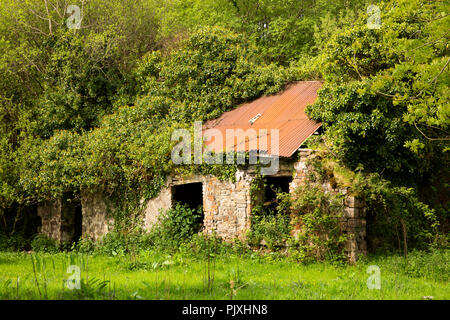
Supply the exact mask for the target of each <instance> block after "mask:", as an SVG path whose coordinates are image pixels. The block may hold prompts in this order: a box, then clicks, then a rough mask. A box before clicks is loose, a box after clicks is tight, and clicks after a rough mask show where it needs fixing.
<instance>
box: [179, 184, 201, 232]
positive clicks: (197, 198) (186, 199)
mask: <svg viewBox="0 0 450 320" xmlns="http://www.w3.org/2000/svg"><path fill="white" fill-rule="evenodd" d="M172 200H173V204H174V206H175V204H176V203H181V204H184V205H187V206H188V207H189V208H190V209H192V210H200V212H201V214H200V216H199V217H198V218H197V220H196V221H195V226H196V227H195V229H196V230H195V231H196V232H200V231H201V229H202V228H203V218H204V214H203V185H202V183H201V182H197V183H188V184H182V185H178V186H173V187H172Z"/></svg>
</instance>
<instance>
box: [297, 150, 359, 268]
mask: <svg viewBox="0 0 450 320" xmlns="http://www.w3.org/2000/svg"><path fill="white" fill-rule="evenodd" d="M312 156H314V155H313V153H312V151H311V150H308V149H304V150H300V160H299V161H298V162H296V163H294V176H293V180H292V183H291V184H290V186H289V189H290V192H293V190H295V189H296V188H297V187H299V186H301V185H302V184H304V183H305V180H306V175H307V174H308V170H309V168H308V165H307V161H308V159H309V158H310V157H312ZM322 189H323V190H324V191H325V192H331V193H335V194H338V193H340V194H344V195H346V197H345V199H344V211H345V215H344V217H342V218H341V219H340V226H341V229H342V231H343V232H344V233H346V234H347V236H348V241H347V244H346V251H347V255H348V257H349V260H350V261H351V262H355V261H356V260H357V259H358V257H360V256H362V255H366V254H367V243H366V219H365V206H364V203H363V202H361V201H360V200H359V199H358V198H355V197H353V196H350V195H348V192H347V191H348V190H347V189H346V188H344V189H334V188H333V187H332V186H331V185H330V183H329V182H326V183H324V184H323V185H322ZM297 231H298V230H297ZM294 232H295V230H294Z"/></svg>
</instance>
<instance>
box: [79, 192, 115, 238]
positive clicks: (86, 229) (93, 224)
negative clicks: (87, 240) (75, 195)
mask: <svg viewBox="0 0 450 320" xmlns="http://www.w3.org/2000/svg"><path fill="white" fill-rule="evenodd" d="M81 206H82V214H83V227H82V230H83V231H82V234H83V237H86V236H89V237H91V238H92V239H93V240H94V241H98V240H100V239H101V238H102V236H104V235H105V234H107V233H108V231H110V230H111V229H112V226H113V223H114V219H113V217H112V215H111V213H110V210H111V208H112V207H111V203H110V202H109V201H108V200H107V198H106V197H105V196H103V195H102V194H101V193H87V192H83V193H82V195H81Z"/></svg>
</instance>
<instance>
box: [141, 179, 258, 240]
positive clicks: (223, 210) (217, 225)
mask: <svg viewBox="0 0 450 320" xmlns="http://www.w3.org/2000/svg"><path fill="white" fill-rule="evenodd" d="M251 179H252V178H251V176H250V175H249V174H247V173H245V172H244V171H238V172H237V174H236V182H231V181H220V180H219V179H218V178H216V177H214V176H211V175H208V176H199V175H193V176H190V177H177V176H173V177H169V179H168V181H167V183H166V186H165V188H163V189H162V190H161V192H160V193H159V195H158V196H157V197H155V198H153V199H151V200H150V201H149V202H148V203H147V205H146V207H145V210H144V227H145V228H146V229H147V230H150V229H151V227H152V226H153V225H154V224H155V223H156V222H157V221H158V217H159V215H160V213H161V210H167V209H170V208H171V207H172V202H173V201H172V190H171V188H172V187H173V186H176V185H180V184H188V183H194V182H202V183H203V190H202V197H203V213H204V221H203V225H204V228H203V232H204V233H207V234H212V233H213V232H215V233H216V234H217V235H218V236H219V237H221V238H223V239H226V240H231V239H233V238H236V237H240V236H243V235H244V233H245V231H246V230H247V229H248V228H249V226H250V213H251V208H250V183H251Z"/></svg>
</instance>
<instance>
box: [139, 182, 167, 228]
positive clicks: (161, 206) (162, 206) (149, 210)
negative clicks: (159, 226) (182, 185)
mask: <svg viewBox="0 0 450 320" xmlns="http://www.w3.org/2000/svg"><path fill="white" fill-rule="evenodd" d="M171 207H172V192H171V190H170V186H169V185H167V186H166V187H165V188H163V189H162V190H161V192H160V193H159V194H158V196H157V197H155V198H153V199H150V200H149V201H148V202H147V205H146V206H145V209H144V228H145V229H146V230H151V228H152V227H153V226H154V225H155V224H156V223H157V222H158V218H159V215H160V214H161V211H162V210H167V209H169V208H171Z"/></svg>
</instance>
